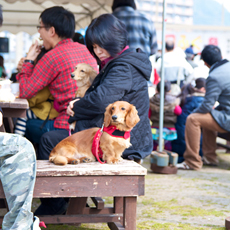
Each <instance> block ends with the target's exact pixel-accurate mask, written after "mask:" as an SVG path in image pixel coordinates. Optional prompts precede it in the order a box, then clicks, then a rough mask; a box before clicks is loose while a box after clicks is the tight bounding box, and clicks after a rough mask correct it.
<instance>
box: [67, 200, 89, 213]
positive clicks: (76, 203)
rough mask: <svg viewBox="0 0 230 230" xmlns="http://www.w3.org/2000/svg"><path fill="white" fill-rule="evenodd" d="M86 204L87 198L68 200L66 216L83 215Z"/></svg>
mask: <svg viewBox="0 0 230 230" xmlns="http://www.w3.org/2000/svg"><path fill="white" fill-rule="evenodd" d="M86 202H87V197H76V198H70V200H69V206H68V209H67V211H66V215H71V214H72V215H74V214H83V211H84V208H85V207H86Z"/></svg>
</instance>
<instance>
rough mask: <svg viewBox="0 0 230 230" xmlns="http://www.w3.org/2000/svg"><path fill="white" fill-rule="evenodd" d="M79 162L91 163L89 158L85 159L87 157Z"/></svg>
mask: <svg viewBox="0 0 230 230" xmlns="http://www.w3.org/2000/svg"><path fill="white" fill-rule="evenodd" d="M81 161H82V162H83V163H89V162H91V160H90V159H89V158H87V157H85V158H82V159H81Z"/></svg>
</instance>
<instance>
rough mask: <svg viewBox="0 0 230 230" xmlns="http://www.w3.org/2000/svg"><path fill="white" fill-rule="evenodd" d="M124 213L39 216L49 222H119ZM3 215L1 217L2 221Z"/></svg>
mask: <svg viewBox="0 0 230 230" xmlns="http://www.w3.org/2000/svg"><path fill="white" fill-rule="evenodd" d="M121 215H122V214H108V215H104V214H103V215H98V214H96V215H90V216H89V215H56V216H39V219H40V220H41V221H44V222H45V223H49V224H75V223H107V222H114V221H115V222H118V219H119V218H120V217H121ZM2 220H3V217H2V216H1V217H0V223H2Z"/></svg>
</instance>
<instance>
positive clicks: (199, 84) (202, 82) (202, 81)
mask: <svg viewBox="0 0 230 230" xmlns="http://www.w3.org/2000/svg"><path fill="white" fill-rule="evenodd" d="M195 82H196V86H195V88H197V89H201V88H203V87H205V85H206V79H205V78H202V77H199V78H197V79H196V80H195Z"/></svg>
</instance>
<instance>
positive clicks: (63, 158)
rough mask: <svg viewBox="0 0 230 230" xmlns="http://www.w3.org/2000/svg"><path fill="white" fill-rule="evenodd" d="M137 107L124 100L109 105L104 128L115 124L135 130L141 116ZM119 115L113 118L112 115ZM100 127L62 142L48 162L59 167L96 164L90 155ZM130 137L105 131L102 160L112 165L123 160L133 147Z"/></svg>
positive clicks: (101, 145) (101, 143)
mask: <svg viewBox="0 0 230 230" xmlns="http://www.w3.org/2000/svg"><path fill="white" fill-rule="evenodd" d="M137 113H138V112H137V110H136V107H135V106H133V105H131V104H129V103H128V102H125V101H117V102H114V103H113V104H110V105H108V106H107V108H106V111H105V117H104V125H105V126H106V127H108V126H109V125H115V126H116V127H117V128H118V129H119V130H120V131H128V130H130V129H132V128H133V127H134V126H135V125H136V124H137V123H138V122H139V120H140V119H139V116H138V114H137ZM115 115H116V116H117V118H116V119H112V116H115ZM98 129H99V128H90V129H86V130H83V131H80V132H77V133H75V134H73V135H72V136H69V137H67V138H65V139H64V140H62V141H61V142H59V143H58V144H57V145H56V146H55V147H54V148H53V150H52V151H51V153H50V156H49V161H51V162H53V163H54V164H56V165H66V164H67V163H68V164H78V163H82V162H92V161H96V159H95V157H94V156H93V154H92V152H91V148H92V143H93V138H94V136H95V134H96V132H97V131H98ZM130 146H131V144H130V138H128V139H126V140H125V139H124V138H120V137H113V136H110V135H109V134H108V133H105V132H103V134H102V136H101V139H100V147H101V150H102V151H103V160H104V161H106V162H107V163H109V164H116V163H118V162H119V161H121V160H122V158H121V155H122V153H123V151H124V150H125V149H126V148H128V147H130Z"/></svg>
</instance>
